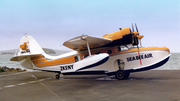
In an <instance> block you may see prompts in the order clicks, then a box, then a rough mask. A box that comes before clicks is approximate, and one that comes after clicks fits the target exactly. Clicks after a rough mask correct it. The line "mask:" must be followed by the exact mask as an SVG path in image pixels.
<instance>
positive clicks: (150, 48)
mask: <svg viewBox="0 0 180 101" xmlns="http://www.w3.org/2000/svg"><path fill="white" fill-rule="evenodd" d="M149 50H165V51H169V49H168V48H167V47H141V48H139V50H138V49H137V48H134V49H130V50H127V51H121V52H119V53H128V52H136V51H149Z"/></svg>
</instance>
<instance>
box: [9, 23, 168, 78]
mask: <svg viewBox="0 0 180 101" xmlns="http://www.w3.org/2000/svg"><path fill="white" fill-rule="evenodd" d="M135 28H136V31H134V26H133V24H132V29H131V28H129V27H127V28H119V30H118V31H116V32H113V33H110V34H106V35H104V36H103V37H102V38H98V37H92V36H88V35H82V36H78V37H75V38H72V39H70V40H68V41H66V42H64V43H63V45H64V46H66V47H68V48H70V49H72V50H74V51H72V52H68V53H65V54H61V55H59V56H51V55H49V54H46V53H45V52H44V51H43V50H42V48H41V47H40V45H39V44H38V43H37V42H36V40H35V39H34V38H33V37H32V36H29V35H25V36H23V37H22V38H21V40H20V45H19V46H20V47H19V51H18V52H17V53H16V54H15V56H13V57H12V58H11V59H10V61H19V62H20V64H21V65H22V66H23V67H24V68H27V69H33V70H40V71H48V72H55V73H57V74H56V75H55V78H56V79H59V78H60V74H63V75H90V74H91V75H97V74H105V75H107V76H113V75H114V76H115V78H117V79H118V80H123V79H127V78H128V77H129V76H130V74H131V73H135V72H140V71H146V70H151V69H154V68H157V67H160V66H162V65H163V64H165V63H166V62H167V61H168V60H169V58H170V55H171V54H170V50H169V49H168V48H167V47H142V43H141V39H142V38H143V37H144V36H143V35H140V34H139V31H138V27H137V25H136V24H135Z"/></svg>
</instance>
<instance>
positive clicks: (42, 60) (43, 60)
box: [33, 58, 49, 63]
mask: <svg viewBox="0 0 180 101" xmlns="http://www.w3.org/2000/svg"><path fill="white" fill-rule="evenodd" d="M48 60H49V59H45V58H44V59H41V60H36V61H33V62H34V63H39V62H45V61H48Z"/></svg>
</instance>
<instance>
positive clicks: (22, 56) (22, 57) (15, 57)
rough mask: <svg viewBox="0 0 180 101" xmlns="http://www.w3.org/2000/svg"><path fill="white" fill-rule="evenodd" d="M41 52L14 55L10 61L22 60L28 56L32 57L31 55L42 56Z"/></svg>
mask: <svg viewBox="0 0 180 101" xmlns="http://www.w3.org/2000/svg"><path fill="white" fill-rule="evenodd" d="M40 55H41V54H28V55H19V56H14V57H12V58H11V59H10V61H22V60H24V59H27V58H31V57H36V56H40Z"/></svg>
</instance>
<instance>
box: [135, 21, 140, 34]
mask: <svg viewBox="0 0 180 101" xmlns="http://www.w3.org/2000/svg"><path fill="white" fill-rule="evenodd" d="M135 26H136V31H137V32H139V31H138V28H137V25H136V23H135Z"/></svg>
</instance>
